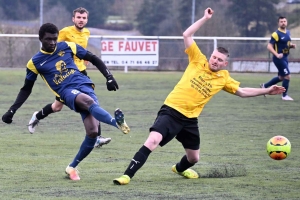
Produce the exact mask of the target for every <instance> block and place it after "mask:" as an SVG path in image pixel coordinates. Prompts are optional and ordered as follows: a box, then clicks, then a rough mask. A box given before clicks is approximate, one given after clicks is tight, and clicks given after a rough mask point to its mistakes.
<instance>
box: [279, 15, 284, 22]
mask: <svg viewBox="0 0 300 200" xmlns="http://www.w3.org/2000/svg"><path fill="white" fill-rule="evenodd" d="M281 19H286V17H284V16H279V17H278V22H279V20H281Z"/></svg>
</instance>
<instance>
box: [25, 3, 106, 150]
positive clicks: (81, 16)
mask: <svg viewBox="0 0 300 200" xmlns="http://www.w3.org/2000/svg"><path fill="white" fill-rule="evenodd" d="M88 15H89V12H88V11H87V10H86V9H85V8H82V7H79V8H76V9H75V10H74V11H73V17H72V21H73V23H74V25H73V26H67V27H65V28H63V29H61V30H60V31H59V35H58V42H61V41H67V42H74V43H76V44H79V45H80V46H82V47H84V48H87V45H88V40H89V37H90V31H89V30H88V29H87V28H85V26H86V24H87V22H88ZM74 62H75V64H76V65H77V67H78V69H79V71H80V72H81V73H83V74H84V75H87V72H86V65H85V61H84V60H80V59H79V58H77V57H76V56H74ZM63 105H64V104H63V103H62V102H61V101H60V99H59V98H56V100H55V101H54V103H52V104H48V105H46V106H45V107H44V108H42V110H40V111H39V112H37V111H36V112H34V113H33V115H32V118H31V120H30V121H29V125H28V129H29V132H30V133H33V132H34V131H35V128H36V126H37V124H38V122H39V120H41V119H44V118H45V117H47V116H48V115H49V114H51V113H54V112H59V111H61V109H62V108H63ZM110 141H111V138H105V137H102V136H101V126H100V123H99V128H98V138H97V141H96V143H95V147H101V146H102V145H104V144H108V143H109V142H110Z"/></svg>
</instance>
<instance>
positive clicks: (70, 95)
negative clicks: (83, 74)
mask: <svg viewBox="0 0 300 200" xmlns="http://www.w3.org/2000/svg"><path fill="white" fill-rule="evenodd" d="M80 93H84V94H87V95H88V96H90V97H91V98H92V99H93V100H94V101H95V103H97V104H98V105H99V102H98V98H97V96H96V94H95V93H94V89H93V87H92V86H91V85H81V86H78V87H72V88H66V89H64V90H63V92H62V93H61V94H60V98H61V99H62V100H63V101H64V104H65V105H66V106H68V107H69V108H70V109H71V110H74V111H75V112H79V113H80V115H81V118H82V121H83V120H84V119H85V118H86V117H87V116H88V115H89V114H90V112H89V111H85V110H84V111H83V110H80V109H79V108H78V107H77V106H76V103H75V99H76V97H77V95H79V94H80Z"/></svg>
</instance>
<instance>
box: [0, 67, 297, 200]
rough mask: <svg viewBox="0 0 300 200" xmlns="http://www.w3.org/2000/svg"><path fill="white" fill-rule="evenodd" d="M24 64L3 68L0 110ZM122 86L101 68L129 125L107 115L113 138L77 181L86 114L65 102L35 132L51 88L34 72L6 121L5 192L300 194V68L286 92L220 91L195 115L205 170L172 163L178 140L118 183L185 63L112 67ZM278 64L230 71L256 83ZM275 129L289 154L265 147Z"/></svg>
mask: <svg viewBox="0 0 300 200" xmlns="http://www.w3.org/2000/svg"><path fill="white" fill-rule="evenodd" d="M24 74H25V70H24V69H22V70H14V71H9V70H1V71H0V85H1V87H0V94H1V106H0V114H1V115H2V114H3V113H5V112H6V111H7V109H8V108H9V106H10V105H11V104H12V102H13V100H15V97H16V95H17V93H18V91H19V89H20V87H21V86H22V85H23V82H24ZM114 74H115V77H116V80H117V81H118V83H119V86H120V90H118V91H117V92H108V91H106V87H105V80H104V78H103V77H102V75H101V74H100V73H99V72H97V71H89V75H90V77H91V78H92V79H93V80H94V82H95V83H96V90H95V91H96V93H97V94H98V97H99V100H100V103H101V106H102V107H103V108H105V109H106V110H108V111H109V112H110V113H113V111H114V109H115V108H117V107H120V108H121V109H122V110H123V111H124V113H125V115H126V121H127V123H128V124H129V125H130V127H131V130H132V131H131V133H130V134H129V135H123V134H122V133H121V132H120V131H118V130H117V129H115V128H113V127H110V126H108V125H105V124H104V125H103V126H102V127H103V130H102V132H103V136H107V137H112V142H111V143H110V144H108V145H106V146H103V147H102V148H100V149H95V150H93V151H92V153H91V154H90V155H89V156H88V157H87V158H86V159H85V160H84V161H83V162H82V163H81V164H80V172H81V173H80V176H81V180H80V181H79V182H72V181H70V180H68V179H67V178H65V174H64V170H65V167H66V166H67V165H68V164H69V162H71V161H72V159H73V157H74V155H75V154H76V153H77V151H78V148H79V145H80V144H81V142H82V140H83V138H84V135H85V133H84V128H83V124H82V122H81V118H80V115H79V114H77V113H75V112H73V111H71V110H70V109H69V108H67V107H64V108H63V110H62V111H61V112H60V113H57V114H53V115H50V116H49V117H48V118H47V119H45V120H43V121H41V122H40V124H39V126H38V127H37V130H36V133H35V134H29V133H28V131H27V127H26V124H27V123H28V121H29V119H30V117H31V115H32V113H33V112H34V111H35V110H39V109H40V108H42V107H43V106H45V105H46V104H47V103H52V102H53V101H54V96H53V95H52V93H51V92H50V91H49V90H48V89H47V87H46V86H45V84H44V83H43V82H42V81H41V79H40V78H38V81H37V82H36V84H35V88H34V89H33V92H32V94H31V96H30V97H29V99H28V100H27V102H26V103H25V104H24V105H23V106H22V107H21V108H20V109H19V110H18V112H17V113H16V115H15V117H14V121H13V123H12V124H10V125H7V124H4V123H3V122H0V138H1V142H0V159H1V162H0V194H1V195H0V196H1V198H0V199H111V200H113V199H118V200H120V199H137V200H138V199H209V200H212V199H222V200H223V199H251V200H252V199H289V200H291V199H299V198H300V193H299V188H300V173H299V172H300V164H299V163H300V162H299V161H300V149H299V148H300V146H299V144H300V137H299V134H300V132H299V127H300V126H299V125H300V109H299V108H300V107H299V106H300V104H299V102H300V88H299V85H300V76H299V75H293V77H292V81H291V84H290V90H289V94H290V96H292V97H293V98H294V99H295V101H294V102H284V101H282V100H281V97H280V96H268V97H267V98H264V97H256V98H249V99H242V98H239V97H236V96H234V95H230V94H227V93H225V92H220V93H219V94H217V95H216V96H215V97H214V98H213V99H212V100H211V101H210V102H209V103H208V104H207V105H206V107H205V108H204V110H203V112H202V114H201V117H199V127H200V132H201V158H200V161H199V163H197V164H196V165H195V166H194V167H193V169H194V170H196V171H197V172H199V173H200V175H201V177H202V178H200V179H196V180H188V179H184V178H182V177H180V176H178V175H176V174H174V173H173V172H172V171H171V166H172V165H173V164H175V163H176V162H178V161H179V160H180V159H181V157H182V156H183V155H184V150H183V148H182V147H181V145H180V143H178V142H177V141H176V140H173V141H171V142H170V143H169V144H167V145H166V146H165V147H163V148H158V149H157V150H156V151H154V152H153V153H152V154H151V155H150V157H149V159H148V161H147V162H146V164H145V165H144V166H143V167H142V168H141V169H140V170H139V171H138V173H137V174H136V176H135V177H134V178H133V179H132V181H131V182H130V184H129V185H126V186H115V185H113V182H112V180H113V179H114V178H117V177H119V176H120V175H122V174H123V172H124V170H125V169H126V167H127V165H128V164H129V162H130V160H131V158H132V157H133V155H134V154H135V152H136V151H137V150H138V149H139V148H140V147H141V146H142V144H143V143H144V141H145V140H146V138H147V137H148V129H149V127H150V126H151V125H152V123H153V122H154V119H155V117H156V114H157V111H158V110H159V108H160V106H161V105H162V103H163V101H164V99H165V97H166V96H167V94H168V93H169V92H170V91H171V90H172V89H173V87H174V85H175V84H176V83H177V81H178V80H179V79H180V77H181V74H182V73H176V72H174V73H172V72H169V73H165V72H157V73H156V72H153V73H151V72H148V73H135V72H130V73H127V74H124V73H122V72H115V73H114ZM273 76H274V74H232V77H233V78H235V79H236V80H239V81H241V82H242V84H241V86H242V87H257V86H258V84H259V83H262V82H266V81H267V80H269V79H270V78H272V77H273ZM274 135H284V136H286V137H287V138H288V139H289V140H290V142H291V144H292V152H291V154H290V156H289V157H288V158H287V159H285V160H282V161H275V160H272V159H271V158H269V157H268V155H267V153H266V149H265V148H266V143H267V141H268V140H269V139H270V138H271V137H272V136H274Z"/></svg>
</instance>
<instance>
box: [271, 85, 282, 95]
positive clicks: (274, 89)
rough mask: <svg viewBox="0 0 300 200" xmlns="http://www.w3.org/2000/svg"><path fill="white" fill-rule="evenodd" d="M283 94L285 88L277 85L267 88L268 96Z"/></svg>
mask: <svg viewBox="0 0 300 200" xmlns="http://www.w3.org/2000/svg"><path fill="white" fill-rule="evenodd" d="M283 92H285V88H284V87H282V86H278V85H272V86H271V87H270V88H269V92H268V94H269V95H275V94H282V93H283Z"/></svg>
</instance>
